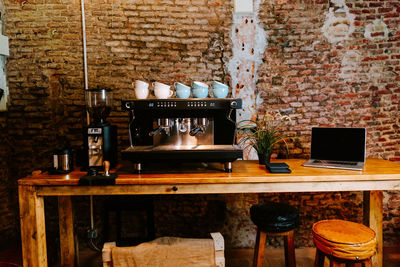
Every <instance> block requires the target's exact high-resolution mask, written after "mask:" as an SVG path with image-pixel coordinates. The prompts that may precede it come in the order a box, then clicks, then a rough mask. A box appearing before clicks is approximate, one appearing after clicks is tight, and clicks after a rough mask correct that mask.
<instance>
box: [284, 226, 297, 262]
mask: <svg viewBox="0 0 400 267" xmlns="http://www.w3.org/2000/svg"><path fill="white" fill-rule="evenodd" d="M293 233H294V231H293V230H292V231H289V232H288V234H287V235H285V238H284V241H285V266H286V267H296V255H295V252H294V237H293Z"/></svg>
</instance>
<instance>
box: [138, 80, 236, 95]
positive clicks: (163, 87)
mask: <svg viewBox="0 0 400 267" xmlns="http://www.w3.org/2000/svg"><path fill="white" fill-rule="evenodd" d="M151 85H152V88H151V89H149V83H147V82H144V81H141V80H136V81H135V82H134V86H135V91H134V92H135V97H136V99H147V98H149V97H152V98H156V99H168V98H171V97H175V98H180V99H188V98H207V97H211V98H226V97H228V94H229V86H228V85H226V84H223V83H221V82H218V81H212V82H211V86H209V85H208V84H207V83H204V82H200V81H193V82H192V83H191V85H190V86H188V85H185V84H184V83H181V82H174V84H173V88H175V92H174V91H173V90H172V89H171V86H170V85H168V84H165V83H161V82H153V83H151ZM210 87H211V88H210Z"/></svg>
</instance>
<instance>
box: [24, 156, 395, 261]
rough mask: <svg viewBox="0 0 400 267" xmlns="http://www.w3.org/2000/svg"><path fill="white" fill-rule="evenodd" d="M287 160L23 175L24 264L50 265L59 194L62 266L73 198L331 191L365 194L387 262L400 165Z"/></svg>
mask: <svg viewBox="0 0 400 267" xmlns="http://www.w3.org/2000/svg"><path fill="white" fill-rule="evenodd" d="M285 162H286V163H287V164H288V165H289V166H290V168H291V169H292V173H291V174H270V173H268V172H267V171H266V170H265V166H262V165H258V164H257V163H256V162H255V161H236V162H235V163H234V164H233V172H232V173H224V172H222V171H221V170H220V169H216V168H214V169H213V168H208V169H205V170H200V171H196V170H195V171H189V172H188V171H181V170H175V171H169V172H164V173H161V172H160V173H152V174H140V175H138V174H129V173H126V174H124V173H123V171H121V173H120V174H119V177H118V179H117V180H116V185H111V186H79V185H78V180H79V178H80V177H81V176H83V175H84V174H85V173H83V172H79V171H74V172H72V173H70V174H68V175H48V174H46V173H44V174H39V175H33V176H28V177H26V178H23V179H20V180H19V181H18V184H19V187H18V189H19V205H20V219H21V238H22V253H23V263H24V266H30V267H33V266H47V255H46V253H47V250H46V232H45V213H44V197H45V196H57V197H58V206H59V225H60V244H61V245H60V247H61V263H62V266H74V258H75V247H74V246H75V245H74V233H73V212H72V205H71V196H78V195H80V196H82V195H147V194H154V195H158V194H222V193H223V194H226V193H266V192H268V193H278V192H329V191H363V192H364V223H365V224H366V225H369V226H370V227H371V228H372V229H374V230H375V231H376V233H377V241H378V252H377V255H376V256H375V257H374V266H382V260H383V257H382V244H383V236H382V217H383V215H382V190H399V189H400V164H398V163H394V162H390V161H385V160H381V159H368V160H367V162H366V164H365V167H364V169H363V170H362V171H347V170H338V169H322V168H309V167H303V166H301V164H302V163H303V162H304V160H300V159H291V160H285ZM210 166H211V167H212V165H210ZM219 168H221V166H219ZM300 212H301V211H300ZM310 231H311V229H310Z"/></svg>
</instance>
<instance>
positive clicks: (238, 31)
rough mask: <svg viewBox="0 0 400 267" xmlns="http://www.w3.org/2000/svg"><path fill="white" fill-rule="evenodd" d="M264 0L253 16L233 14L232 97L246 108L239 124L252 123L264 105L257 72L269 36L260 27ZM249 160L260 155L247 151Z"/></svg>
mask: <svg viewBox="0 0 400 267" xmlns="http://www.w3.org/2000/svg"><path fill="white" fill-rule="evenodd" d="M260 2H261V0H255V1H254V12H253V13H252V14H246V15H243V14H235V13H234V14H233V24H232V31H231V40H232V43H233V47H232V54H233V56H232V58H231V59H230V61H229V62H228V63H227V69H228V72H229V73H230V76H231V79H232V96H233V97H238V98H241V99H242V100H243V109H242V110H240V111H238V112H237V121H241V120H248V119H251V118H252V117H254V116H255V114H256V113H257V106H258V105H260V104H261V103H262V99H261V97H260V92H259V91H258V90H257V88H256V83H257V78H258V76H257V70H258V66H259V65H260V64H261V63H262V58H263V55H264V51H265V49H266V47H267V34H266V32H265V31H264V29H263V28H262V27H261V26H260V25H259V20H258V11H259V6H260ZM244 158H245V159H257V154H256V152H255V151H254V150H253V149H252V150H250V151H249V150H248V149H247V150H246V151H245V156H244Z"/></svg>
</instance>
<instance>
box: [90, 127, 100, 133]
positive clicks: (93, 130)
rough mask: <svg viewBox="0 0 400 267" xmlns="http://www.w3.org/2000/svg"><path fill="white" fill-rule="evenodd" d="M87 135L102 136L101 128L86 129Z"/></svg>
mask: <svg viewBox="0 0 400 267" xmlns="http://www.w3.org/2000/svg"><path fill="white" fill-rule="evenodd" d="M88 134H102V128H88Z"/></svg>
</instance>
